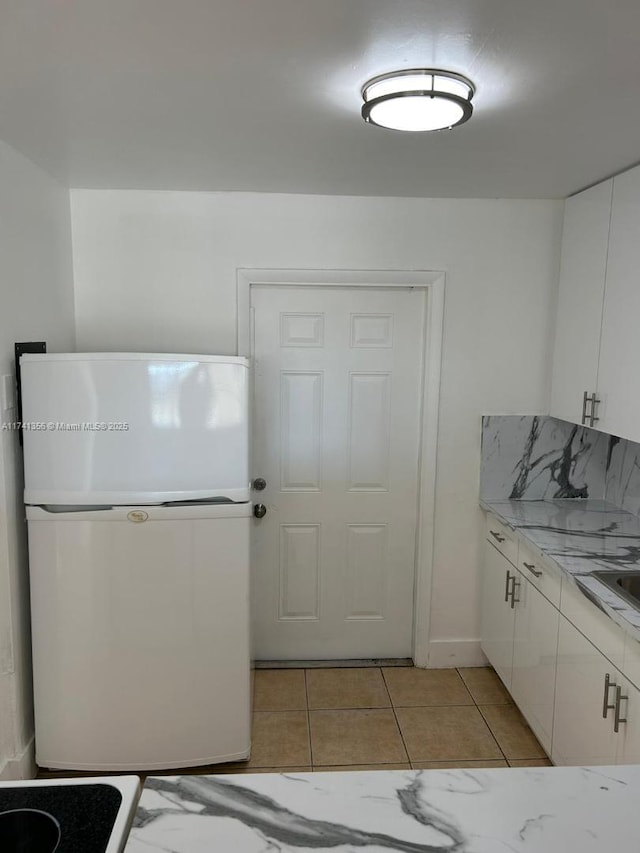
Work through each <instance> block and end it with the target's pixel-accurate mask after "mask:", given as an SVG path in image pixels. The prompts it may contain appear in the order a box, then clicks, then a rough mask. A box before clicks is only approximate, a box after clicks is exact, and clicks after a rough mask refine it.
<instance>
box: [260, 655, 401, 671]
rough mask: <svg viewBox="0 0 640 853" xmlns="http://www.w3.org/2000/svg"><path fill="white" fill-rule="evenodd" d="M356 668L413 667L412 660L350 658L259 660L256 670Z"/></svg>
mask: <svg viewBox="0 0 640 853" xmlns="http://www.w3.org/2000/svg"><path fill="white" fill-rule="evenodd" d="M356 666H413V661H412V660H411V658H349V659H348V660H257V661H255V662H254V667H255V669H327V668H331V669H334V668H340V667H344V668H347V667H356Z"/></svg>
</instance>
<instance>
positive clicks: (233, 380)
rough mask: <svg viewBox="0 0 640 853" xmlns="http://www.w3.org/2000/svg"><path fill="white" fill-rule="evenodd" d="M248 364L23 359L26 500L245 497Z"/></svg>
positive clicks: (99, 357) (126, 357) (93, 357)
mask: <svg viewBox="0 0 640 853" xmlns="http://www.w3.org/2000/svg"><path fill="white" fill-rule="evenodd" d="M248 367H249V366H248V361H247V360H246V359H243V358H232V357H222V356H202V355H197V356H196V355H162V354H152V355H149V354H140V353H108V354H102V353H73V354H64V353H63V354H43V355H39V356H32V355H26V356H23V358H22V360H21V372H22V402H23V420H24V423H25V432H24V456H25V502H26V503H28V504H66V505H82V504H85V505H86V504H89V505H94V506H95V505H98V504H114V505H116V504H132V503H162V502H165V501H180V500H194V499H202V498H213V497H220V498H226V499H228V500H232V501H247V500H248V499H249V462H248V456H249V452H248V448H249V398H248V393H249V392H248V388H249V383H248V373H249V369H248Z"/></svg>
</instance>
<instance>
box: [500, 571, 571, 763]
mask: <svg viewBox="0 0 640 853" xmlns="http://www.w3.org/2000/svg"><path fill="white" fill-rule="evenodd" d="M515 598H516V602H517V603H516V608H515V625H514V634H513V670H512V676H511V694H512V696H513V698H514V701H515V703H516V705H518V707H519V708H520V710H521V711H522V713H523V715H524V716H525V718H526V720H527V722H528V723H529V725H530V726H531V729H532V730H533V732H534V734H535V735H536V737H537V738H538V740H539V741H540V743H541V744H542V746H543V747H544V749H545V751H546V752H547V753H550V752H551V734H552V729H553V706H554V694H555V683H556V650H557V645H558V620H559V613H558V611H557V609H556V608H555V607H554V606H553V605H552V604H551V603H550V602H548V601H547V599H546V598H545V597H544V596H543V595H542V594H541V593H540V592H538V590H537V589H536V588H535V587H534V586H533V584H532V583H530V582H529V581H528V580H527V579H526V578H524V577H522V576H520V577H519V578H518V579H517V581H516V593H515Z"/></svg>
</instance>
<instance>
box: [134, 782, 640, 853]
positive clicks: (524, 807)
mask: <svg viewBox="0 0 640 853" xmlns="http://www.w3.org/2000/svg"><path fill="white" fill-rule="evenodd" d="M639 788H640V768H639V767H598V768H580V767H566V768H535V769H534V768H526V769H501V770H473V771H470V770H451V771H446V770H430V771H426V770H425V771H415V770H414V771H377V772H356V773H351V772H348V773H347V772H345V773H318V774H260V775H242V776H178V777H165V778H149V779H147V782H146V784H145V788H144V790H143V793H142V797H141V799H140V804H139V808H138V813H137V816H136V820H135V822H134V826H133V828H132V830H131V835H130V837H129V842H128V844H127V847H126V853H150V851H154V850H156V851H165V853H186V851H189V853H205V851H206V853H212V851H220V853H223V851H224V853H226V851H229V853H263V851H274V853H275V851H278V853H304V851H319V850H332V851H336V853H338V851H345V853H349V851H352V853H355V851H363V853H365V852H366V853H384V851H389V850H392V851H411V853H449V852H450V851H451V853H507V851H510V853H566V851H578V850H579V851H580V853H605V851H609V850H619V851H632V850H634V851H635V850H636V849H637V840H638V834H637V832H636V830H635V821H634V820H633V815H635V813H636V811H637V797H638V790H639Z"/></svg>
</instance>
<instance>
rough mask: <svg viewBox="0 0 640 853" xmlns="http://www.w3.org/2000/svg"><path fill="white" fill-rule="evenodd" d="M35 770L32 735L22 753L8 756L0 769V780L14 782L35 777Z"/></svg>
mask: <svg viewBox="0 0 640 853" xmlns="http://www.w3.org/2000/svg"><path fill="white" fill-rule="evenodd" d="M37 772H38V768H37V767H36V752H35V740H34V738H33V737H32V738H31V740H30V741H29V743H28V744H27V745H26V747H25V748H24V749H23V751H22V753H21V754H20V755H19V756H17V757H16V758H10V759H9V761H7V762H6V764H5V765H4V767H3V768H2V770H0V781H1V782H15V781H17V780H19V779H35V778H36V773H37Z"/></svg>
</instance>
